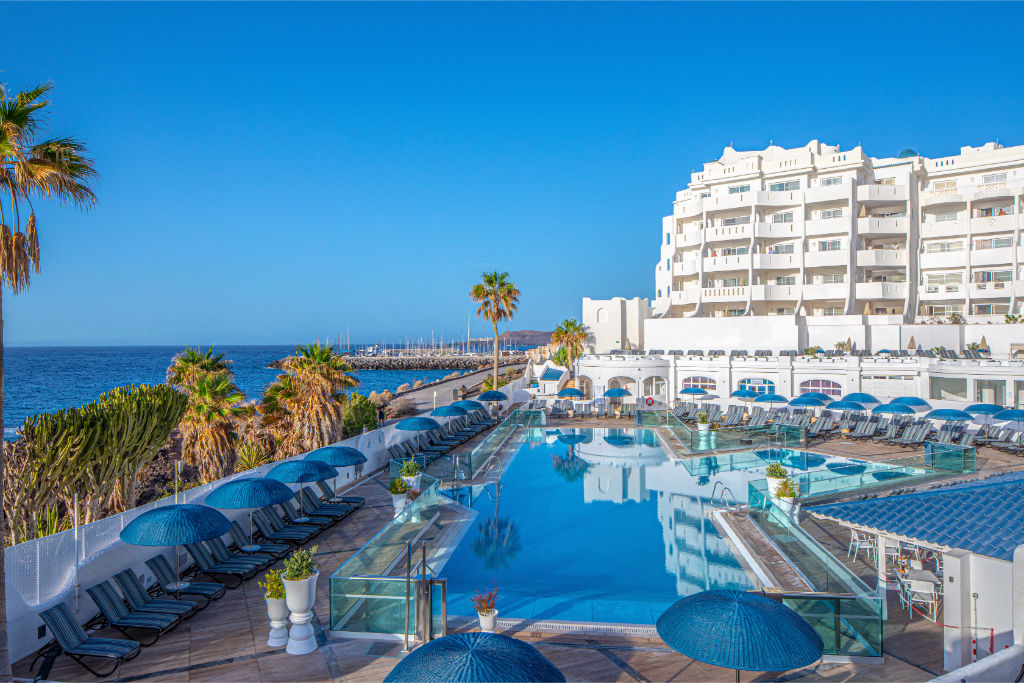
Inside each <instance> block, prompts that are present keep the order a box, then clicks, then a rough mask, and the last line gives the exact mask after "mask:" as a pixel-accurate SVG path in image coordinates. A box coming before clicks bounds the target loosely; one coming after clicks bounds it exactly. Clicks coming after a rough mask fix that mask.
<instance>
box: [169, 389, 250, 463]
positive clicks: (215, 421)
mask: <svg viewBox="0 0 1024 683" xmlns="http://www.w3.org/2000/svg"><path fill="white" fill-rule="evenodd" d="M188 394H189V406H188V410H187V411H186V412H185V416H184V417H183V418H182V420H181V428H182V429H181V431H182V442H181V450H182V457H183V458H184V460H185V462H187V463H188V464H190V465H194V466H196V467H198V468H199V476H200V478H202V480H203V481H206V482H210V481H214V480H216V479H220V478H222V477H226V476H227V475H229V474H231V472H232V468H233V467H234V463H235V440H236V419H237V418H239V417H241V416H243V415H245V413H246V412H247V410H248V408H246V407H245V406H244V405H242V401H243V400H244V398H245V397H244V396H243V395H242V392H240V391H239V390H238V388H237V387H236V386H235V384H234V382H232V381H231V378H230V377H228V376H227V375H226V374H214V375H209V376H200V377H199V378H198V379H196V382H195V384H193V385H191V386H190V387H188Z"/></svg>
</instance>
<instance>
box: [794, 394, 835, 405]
mask: <svg viewBox="0 0 1024 683" xmlns="http://www.w3.org/2000/svg"><path fill="white" fill-rule="evenodd" d="M800 396H811V397H814V398H816V399H818V400H819V401H821V402H822V403H828V402H829V401H833V400H835V397H833V396H829V395H828V394H826V393H825V392H823V391H805V392H804V393H802V394H800Z"/></svg>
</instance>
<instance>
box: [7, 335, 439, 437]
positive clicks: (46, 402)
mask: <svg viewBox="0 0 1024 683" xmlns="http://www.w3.org/2000/svg"><path fill="white" fill-rule="evenodd" d="M181 350H182V347H180V346H38V347H29V346H20V347H19V346H13V347H7V349H5V352H4V353H5V361H6V363H5V375H4V389H5V394H6V395H5V397H4V427H5V429H4V436H5V438H12V437H13V435H14V433H15V430H16V429H17V428H18V427H20V426H21V425H22V423H24V421H25V418H26V417H28V416H29V415H33V414H37V413H45V412H52V411H55V410H60V409H61V408H69V407H73V406H79V405H82V404H85V403H89V402H90V401H94V400H96V397H97V396H99V395H100V394H101V393H103V392H104V391H107V390H109V389H113V388H114V387H122V386H127V385H130V384H160V383H162V382H164V381H165V379H166V374H167V366H168V365H170V363H171V359H173V358H174V356H175V355H176V354H178V353H179V352H181ZM214 350H215V351H216V352H218V353H223V354H224V355H225V357H226V358H227V359H228V360H230V361H231V370H232V371H233V372H234V373H235V381H236V384H237V385H238V388H239V389H241V391H242V392H243V393H244V394H245V396H246V398H247V399H259V397H260V396H261V395H262V394H263V390H264V389H265V388H266V386H267V385H268V384H270V383H271V382H273V381H274V378H275V377H277V375H278V374H280V371H279V370H273V369H271V368H268V367H267V363H269V362H271V361H274V360H278V359H280V358H284V357H285V356H289V355H291V354H293V353H295V346H294V345H284V346H217V347H215V349H214ZM450 372H451V371H450V370H400V371H399V370H358V371H355V372H353V374H354V375H355V377H356V378H357V379H358V380H359V386H358V387H357V388H356V389H355V390H354V391H357V392H359V393H360V394H363V395H364V396H367V395H369V393H370V392H371V391H383V390H384V389H390V390H391V391H394V390H395V388H396V387H398V386H399V385H401V384H405V383H406V382H409V383H412V382H415V381H416V380H418V379H422V380H424V381H426V382H430V381H433V380H437V379H441V378H442V377H444V376H445V375H446V374H449V373H450Z"/></svg>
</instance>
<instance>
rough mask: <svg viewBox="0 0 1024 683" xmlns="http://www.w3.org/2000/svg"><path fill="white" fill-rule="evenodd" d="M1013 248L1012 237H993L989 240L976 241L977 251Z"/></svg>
mask: <svg viewBox="0 0 1024 683" xmlns="http://www.w3.org/2000/svg"><path fill="white" fill-rule="evenodd" d="M1012 246H1013V238H1012V237H993V238H991V239H987V240H974V248H975V249H1002V248H1004V247H1012Z"/></svg>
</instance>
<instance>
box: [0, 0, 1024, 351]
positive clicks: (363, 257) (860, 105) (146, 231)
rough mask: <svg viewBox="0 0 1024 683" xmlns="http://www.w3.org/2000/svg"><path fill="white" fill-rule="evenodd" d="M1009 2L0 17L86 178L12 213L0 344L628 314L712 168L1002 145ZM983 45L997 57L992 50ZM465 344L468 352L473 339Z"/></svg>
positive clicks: (273, 334)
mask: <svg viewBox="0 0 1024 683" xmlns="http://www.w3.org/2000/svg"><path fill="white" fill-rule="evenodd" d="M1021 18H1022V7H1021V5H1019V4H1010V3H1006V4H992V5H983V4H971V5H960V4H952V3H939V4H935V5H928V4H923V3H913V4H909V5H893V4H887V3H869V4H864V5H849V4H838V3H828V4H820V5H817V4H810V3H798V4H791V5H776V4H769V3H756V4H749V5H746V4H729V3H721V4H713V5H686V4H667V3H658V4H649V5H642V4H610V3H602V4H585V3H570V4H561V5H559V4H522V5H516V4H497V3H495V4H481V5H475V4H457V3H452V4H441V5H433V4H413V5H407V4H399V3H385V4H379V5H365V4H327V3H316V4H308V5H303V4H294V3H289V4H270V3H259V4H243V3H226V4H215V5H207V4H200V3H181V4H157V3H145V4H130V3H114V4H88V3H81V4H70V5H64V4H56V3H33V4H17V3H11V2H4V3H2V4H0V23H2V24H3V25H4V26H6V27H15V28H14V30H4V33H3V41H2V42H0V70H2V73H0V80H3V81H6V82H7V83H8V84H9V85H10V86H11V87H13V88H16V89H20V88H24V87H26V86H29V85H31V84H34V83H36V82H39V81H43V80H53V81H54V82H55V84H56V91H55V93H54V96H53V99H54V106H53V114H52V117H51V124H52V128H53V131H54V132H55V133H57V134H75V135H78V136H80V137H82V138H83V139H84V140H86V141H87V142H88V143H89V145H90V147H91V151H92V153H93V155H94V156H95V157H96V161H97V167H98V169H99V171H100V173H101V174H102V178H101V179H100V181H99V183H98V185H97V188H96V190H97V194H98V195H99V200H100V203H99V206H98V207H97V208H96V209H95V210H93V211H92V212H91V213H89V214H87V215H82V214H78V213H76V212H74V211H72V210H70V209H62V208H59V207H55V206H48V205H46V204H45V203H43V202H40V203H39V207H38V208H39V211H38V214H39V218H40V234H41V243H42V246H41V248H42V265H43V270H42V272H41V273H40V274H39V275H38V276H37V277H36V278H35V279H34V281H33V285H32V288H31V290H30V291H29V292H28V293H26V294H23V295H20V296H18V297H16V298H14V297H11V296H10V295H9V294H8V293H5V297H4V310H3V314H4V316H3V317H4V320H5V323H6V329H5V334H6V341H7V343H9V344H38V343H43V344H104V343H115V344H123V343H139V344H150V343H152V344H160V343H168V344H185V343H209V342H216V343H221V344H229V343H293V342H299V341H307V340H310V339H313V338H315V337H317V336H319V337H321V338H322V337H325V336H328V335H330V336H332V337H334V336H336V335H337V334H338V332H339V331H343V330H345V329H346V327H347V328H349V329H350V330H351V336H352V339H353V341H357V340H371V339H380V338H382V337H387V338H389V339H391V340H398V339H401V338H403V337H405V336H406V335H409V336H413V337H417V336H429V334H430V331H431V329H433V330H434V334H435V335H440V334H442V333H444V334H445V335H447V336H452V335H462V334H464V331H465V327H466V317H467V314H469V313H470V312H472V311H473V310H474V307H473V305H472V304H471V303H470V302H469V300H468V297H467V294H468V290H469V288H470V286H471V285H472V284H473V283H474V282H475V281H476V280H477V279H478V278H479V276H480V273H481V272H482V271H484V270H488V269H495V268H497V269H500V270H507V271H509V272H510V273H511V276H512V278H513V279H514V280H515V281H516V282H517V283H518V284H519V286H520V288H521V289H522V292H523V296H522V301H521V307H520V313H519V315H518V316H517V317H516V319H515V320H514V321H513V323H512V324H511V325H510V326H509V327H510V328H511V329H524V328H533V329H550V328H551V327H552V325H553V324H555V323H556V322H558V321H560V320H562V319H563V318H566V317H577V318H578V317H579V314H580V298H581V297H583V296H590V297H594V298H604V297H609V296H616V295H624V296H637V295H638V296H650V295H651V291H652V287H653V270H652V269H653V266H654V264H655V261H656V260H657V258H658V244H659V240H660V235H661V217H662V216H663V215H666V214H668V213H670V212H671V202H672V199H673V198H674V192H675V191H676V190H678V189H681V188H682V187H683V186H685V184H686V182H687V180H688V179H689V173H690V172H691V171H692V170H694V169H698V168H700V167H701V164H702V163H703V162H705V161H708V160H710V159H713V158H717V157H718V156H719V155H720V154H721V151H722V148H723V147H724V146H725V145H726V144H728V143H729V142H730V141H732V142H733V143H734V146H735V147H736V148H737V149H753V148H763V147H765V146H766V145H767V144H768V142H769V140H774V141H775V143H776V144H780V145H784V146H797V145H802V144H805V143H806V142H807V141H808V140H811V139H815V138H817V139H820V140H822V141H823V142H827V143H830V144H840V145H842V146H843V148H849V147H852V146H855V145H857V144H858V143H863V145H864V147H865V150H866V151H867V152H868V153H869V154H872V155H875V156H888V155H895V154H897V153H898V152H899V151H900V150H902V149H903V148H905V147H912V148H914V149H915V150H917V151H918V152H919V153H921V154H924V155H927V156H940V155H945V154H950V153H955V152H957V151H958V150H959V147H960V146H961V145H964V144H972V145H974V144H981V143H984V142H986V141H988V140H993V139H996V138H998V139H999V140H1000V142H1003V143H1004V144H1007V145H1012V144H1022V143H1024V134H1022V130H1021V120H1022V119H1021V112H1022V111H1024V107H1022V104H1024V102H1022V100H1024V91H1022V89H1021V88H1020V80H1019V78H1020V73H1021V66H1022V61H1024V58H1022V57H1021V53H1020V48H1019V45H1018V42H1019V41H1017V40H1016V39H1014V38H1013V35H1012V33H1013V31H1012V27H1014V26H1017V25H1018V24H1019V23H1020V20H1021ZM1007 30H1009V31H1010V32H1009V33H1006V32H1005V31H1007ZM489 333H490V330H489V326H488V325H486V324H485V323H483V322H481V321H477V320H476V319H474V322H473V335H474V336H477V335H480V336H483V335H486V334H489Z"/></svg>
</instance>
